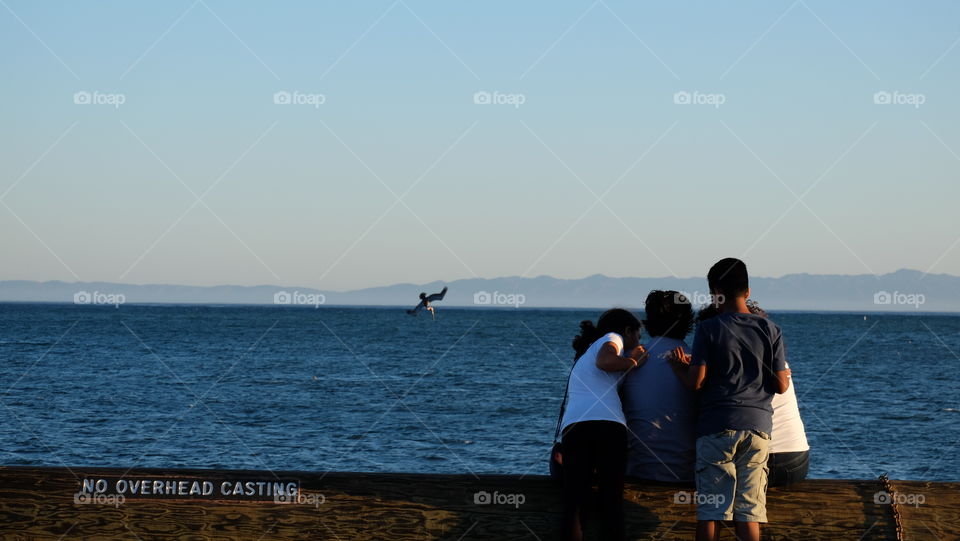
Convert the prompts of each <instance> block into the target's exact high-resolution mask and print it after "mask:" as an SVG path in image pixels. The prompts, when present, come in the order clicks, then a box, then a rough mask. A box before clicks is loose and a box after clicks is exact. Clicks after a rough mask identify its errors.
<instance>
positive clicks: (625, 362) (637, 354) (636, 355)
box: [597, 342, 648, 372]
mask: <svg viewBox="0 0 960 541" xmlns="http://www.w3.org/2000/svg"><path fill="white" fill-rule="evenodd" d="M647 356H648V355H647V350H645V349H644V348H643V346H637V347H636V348H634V349H633V351H631V352H630V355H629V356H627V357H623V356H621V355H620V354H619V353H618V352H617V347H616V346H614V345H613V342H607V343H606V344H604V345H603V347H601V348H600V353H598V354H597V368H599V369H600V370H603V371H605V372H621V371H623V370H629V369H631V368H634V367H636V366H640V365H641V364H643V363H645V362H647Z"/></svg>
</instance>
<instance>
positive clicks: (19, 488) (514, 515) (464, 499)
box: [0, 467, 960, 541]
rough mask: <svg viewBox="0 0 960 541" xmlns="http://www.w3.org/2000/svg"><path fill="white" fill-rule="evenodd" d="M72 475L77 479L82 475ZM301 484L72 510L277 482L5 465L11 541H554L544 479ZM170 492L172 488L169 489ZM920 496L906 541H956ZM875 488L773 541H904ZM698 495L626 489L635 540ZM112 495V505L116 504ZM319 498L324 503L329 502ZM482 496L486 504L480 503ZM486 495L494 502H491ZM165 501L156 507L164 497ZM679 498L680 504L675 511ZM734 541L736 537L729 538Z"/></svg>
mask: <svg viewBox="0 0 960 541" xmlns="http://www.w3.org/2000/svg"><path fill="white" fill-rule="evenodd" d="M74 474H76V476H75V475H74ZM276 476H278V477H280V478H284V479H295V480H297V481H298V482H299V485H300V490H301V493H302V495H301V497H300V499H301V503H277V502H276V501H275V500H274V499H273V498H272V497H256V496H254V500H259V501H250V500H247V501H238V500H229V499H226V498H225V497H221V496H219V495H218V494H213V495H211V496H210V497H209V499H193V500H191V499H189V497H187V496H176V495H174V497H172V498H166V497H157V496H128V497H127V498H126V499H125V501H123V502H122V503H120V502H117V501H114V502H112V505H110V504H104V503H76V502H75V499H74V494H75V493H77V492H78V491H79V490H80V489H81V479H82V478H89V479H99V478H102V479H109V480H111V482H112V483H114V482H115V480H116V479H119V478H121V477H122V478H123V479H128V480H139V479H144V480H158V479H160V480H164V479H166V480H171V479H194V480H199V481H203V480H207V481H210V482H211V483H219V482H221V481H223V480H224V479H234V480H236V479H253V480H256V479H259V480H268V479H273V477H274V474H272V473H270V472H263V471H238V470H231V471H227V470H182V469H177V470H174V469H136V470H131V471H125V470H123V469H118V468H73V469H72V471H71V470H68V469H66V468H27V467H0V537H2V538H3V539H59V538H61V537H62V538H63V539H105V538H106V539H109V538H115V539H121V538H122V539H137V538H139V539H144V540H147V539H196V540H228V539H231V540H232V539H305V538H309V539H342V540H347V539H357V540H360V539H394V540H404V539H460V538H463V539H490V540H493V539H497V540H503V539H542V540H547V539H555V538H556V526H557V523H558V521H559V515H558V512H559V509H560V506H559V493H558V487H557V486H556V484H555V483H554V482H553V481H551V480H550V479H549V478H545V477H526V478H522V479H521V478H518V477H515V476H480V477H479V478H477V477H473V476H468V475H456V476H454V475H415V474H362V473H329V474H323V473H316V472H276ZM171 483H172V481H171ZM894 486H895V487H896V488H895V490H897V491H898V492H899V493H903V494H914V493H915V494H923V495H924V497H925V502H924V503H923V504H922V505H918V506H916V507H910V508H905V506H903V505H898V509H899V510H900V514H901V519H902V523H903V525H904V528H905V533H906V538H907V539H911V540H913V539H918V540H921V539H951V538H954V539H955V538H960V534H958V532H960V485H958V484H957V483H911V482H900V481H894ZM882 489H883V486H882V485H881V483H879V482H878V481H837V480H810V481H806V482H804V483H802V484H800V485H798V486H796V487H791V488H790V489H771V490H770V492H769V495H768V509H769V518H770V521H771V522H770V524H769V525H768V526H766V527H765V529H764V538H765V539H770V540H778V541H779V540H798V539H811V540H819V539H823V540H828V539H829V540H843V539H851V540H860V539H863V540H880V539H896V528H895V523H894V520H893V513H892V509H891V507H890V505H889V504H886V503H877V502H876V501H875V499H876V494H877V492H879V491H881V490H882ZM679 491H683V492H686V493H690V492H692V488H691V487H683V486H679V487H677V486H669V485H662V484H659V485H658V484H633V483H630V484H628V486H627V493H626V502H625V508H626V512H627V529H628V532H629V534H630V537H631V539H663V540H669V539H692V538H693V532H694V528H695V526H696V519H695V511H694V506H693V505H692V504H686V503H682V502H683V500H684V499H685V497H684V495H682V494H681V495H680V496H679V497H678V496H677V493H678V492H679ZM108 494H109V491H108V493H104V495H108ZM321 495H322V497H321ZM478 495H479V496H478ZM486 495H488V496H489V498H490V499H493V500H496V501H493V502H492V503H485V502H486V500H485V498H486ZM158 498H159V499H158ZM678 500H679V501H680V503H678ZM725 537H726V538H730V539H732V538H733V537H732V534H729V535H727V536H725Z"/></svg>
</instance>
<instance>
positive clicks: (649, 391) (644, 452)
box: [620, 290, 697, 483]
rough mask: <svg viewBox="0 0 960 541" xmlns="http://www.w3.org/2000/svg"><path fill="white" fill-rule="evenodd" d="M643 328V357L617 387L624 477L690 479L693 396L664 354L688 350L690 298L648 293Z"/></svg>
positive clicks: (691, 317)
mask: <svg viewBox="0 0 960 541" xmlns="http://www.w3.org/2000/svg"><path fill="white" fill-rule="evenodd" d="M645 312H646V319H645V320H644V321H643V326H644V327H645V328H646V329H647V333H648V334H649V335H650V340H649V341H648V342H646V343H645V344H644V345H645V347H646V350H647V353H648V355H649V357H648V361H647V362H646V363H645V364H644V365H643V366H640V367H638V368H636V369H634V370H631V371H630V372H629V373H627V375H626V377H625V379H624V382H623V387H622V388H621V391H620V394H621V401H622V402H623V411H624V414H625V415H626V418H627V443H628V455H627V472H626V474H627V476H628V477H632V478H636V479H644V480H652V481H665V482H676V483H689V482H692V481H693V465H694V461H695V459H696V431H697V409H696V404H697V399H696V395H695V393H694V392H693V391H692V390H690V389H688V388H687V387H685V386H684V385H683V383H682V382H681V380H680V379H679V378H678V377H677V376H676V375H675V374H674V368H673V366H672V365H671V363H670V362H669V360H668V355H669V354H670V352H672V351H674V350H675V349H677V348H681V349H682V350H683V351H685V352H689V351H690V348H689V346H688V345H687V343H686V342H685V341H684V339H685V338H686V337H687V335H688V334H689V333H690V331H691V330H692V329H693V323H694V314H693V308H692V306H691V305H690V301H689V300H687V298H686V296H684V295H683V294H682V293H680V292H678V291H661V290H655V291H651V292H650V293H649V294H648V295H647V299H646V303H645Z"/></svg>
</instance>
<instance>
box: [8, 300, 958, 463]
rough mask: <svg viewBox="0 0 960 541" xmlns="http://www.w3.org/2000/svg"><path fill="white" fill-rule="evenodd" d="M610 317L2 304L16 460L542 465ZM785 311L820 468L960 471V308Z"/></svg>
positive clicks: (11, 449) (11, 451) (11, 448)
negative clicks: (579, 371)
mask: <svg viewBox="0 0 960 541" xmlns="http://www.w3.org/2000/svg"><path fill="white" fill-rule="evenodd" d="M597 315H598V311H596V310H533V309H521V310H486V309H483V310H480V309H477V310H473V309H456V308H445V307H443V306H442V305H440V306H438V318H437V320H436V321H432V320H431V319H430V317H429V316H426V317H425V316H424V315H421V316H420V317H410V316H408V315H406V314H405V313H404V311H403V310H402V309H399V308H337V307H321V308H319V309H315V308H312V307H311V308H300V307H273V306H264V307H253V306H239V307H238V306H227V307H217V306H132V305H122V306H120V307H119V308H114V307H105V306H89V305H76V306H75V305H56V304H0V464H5V465H46V466H63V465H68V466H122V467H134V466H136V467H203V468H207V467H210V468H253V469H287V470H315V471H331V470H332V471H370V472H378V471H403V472H424V473H434V472H436V473H439V472H445V473H470V472H473V473H477V474H481V473H512V474H524V473H527V474H543V473H546V470H547V456H548V452H549V448H550V442H551V438H552V436H553V431H554V426H555V423H556V419H557V413H558V409H559V405H560V401H561V399H562V397H563V388H564V385H565V381H566V377H567V373H568V371H569V369H570V366H571V362H572V349H571V348H570V345H569V344H570V340H571V338H572V337H573V335H574V334H575V333H576V331H577V328H578V322H579V321H580V320H581V319H585V318H591V317H592V318H595V317H596V316H597ZM772 317H773V319H774V320H775V321H776V322H777V323H779V324H780V325H781V327H782V328H783V331H784V336H785V339H786V344H787V356H788V360H789V362H790V365H791V368H792V370H793V377H794V384H795V385H796V388H797V393H798V397H799V400H800V411H801V415H802V416H803V419H804V423H805V425H806V430H807V437H808V439H809V441H810V444H811V447H812V451H811V453H812V462H811V477H822V478H875V477H876V476H878V475H880V474H881V473H888V474H889V475H890V477H891V478H902V479H922V480H953V481H956V480H960V473H958V472H960V453H958V452H957V449H958V448H957V446H958V444H960V385H958V382H960V375H958V371H957V368H958V366H960V357H958V352H960V316H956V315H916V314H910V315H875V314H867V315H866V318H865V317H864V314H840V313H831V314H824V313H819V314H811V313H774V314H772Z"/></svg>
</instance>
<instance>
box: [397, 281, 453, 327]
mask: <svg viewBox="0 0 960 541" xmlns="http://www.w3.org/2000/svg"><path fill="white" fill-rule="evenodd" d="M446 294H447V287H446V286H444V287H443V291H441V292H440V293H434V294H433V295H427V294H426V293H421V294H420V304H418V305H417V306H416V307H414V309H413V310H407V313H408V314H410V315H411V316H415V315H417V314H419V313H420V310H424V309H426V310H427V311H429V312H430V315H431V316H433V319H437V313H436V311H435V310H434V309H433V307H432V306H430V303H431V302H436V301H442V300H443V297H444V295H446Z"/></svg>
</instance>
